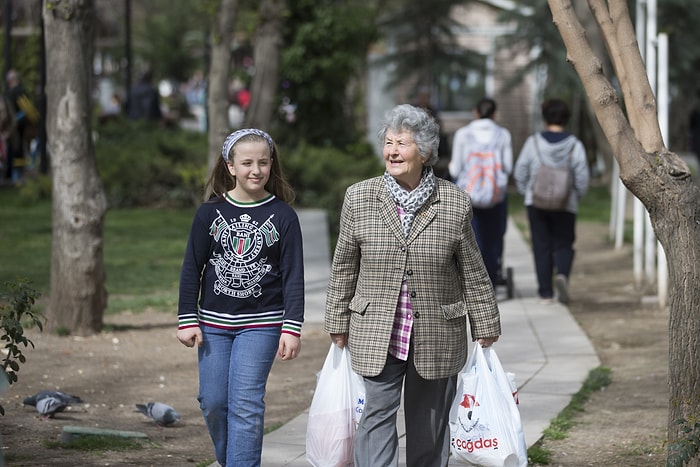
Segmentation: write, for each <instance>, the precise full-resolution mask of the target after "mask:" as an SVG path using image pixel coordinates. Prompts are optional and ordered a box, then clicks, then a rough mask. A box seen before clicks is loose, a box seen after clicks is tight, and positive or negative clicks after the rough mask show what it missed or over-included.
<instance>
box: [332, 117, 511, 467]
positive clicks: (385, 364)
mask: <svg viewBox="0 0 700 467" xmlns="http://www.w3.org/2000/svg"><path fill="white" fill-rule="evenodd" d="M379 138H380V141H382V142H383V151H382V153H383V158H384V162H385V165H386V171H385V172H384V175H383V176H380V177H375V178H371V179H368V180H364V181H362V182H359V183H356V184H354V185H352V186H351V187H349V188H348V190H347V192H346V194H345V201H344V203H343V210H342V214H341V219H340V234H339V237H338V243H337V246H336V249H335V254H334V257H333V265H332V268H331V276H330V280H329V284H328V293H327V299H326V300H327V301H326V315H325V325H324V326H325V330H326V332H328V333H330V335H331V339H332V340H333V341H334V342H335V343H336V344H337V345H338V346H340V347H343V346H345V345H346V344H347V345H348V346H349V349H350V354H351V355H352V366H353V369H354V370H355V371H356V372H357V373H358V374H360V375H362V376H363V377H364V381H365V389H366V405H365V408H364V412H363V415H362V419H361V420H360V424H359V427H358V429H357V433H356V435H355V445H354V448H355V451H354V452H355V454H354V456H355V466H356V467H376V466H396V465H398V446H399V445H398V436H397V432H396V413H397V411H398V409H399V405H400V401H401V391H402V387H403V388H405V389H404V411H405V418H406V446H407V448H406V455H407V459H406V461H407V465H408V466H416V467H417V466H420V467H426V466H446V465H447V461H448V457H449V429H448V422H449V411H450V405H451V403H452V401H453V399H454V396H455V391H456V375H457V374H458V373H459V371H460V370H461V369H462V367H463V366H464V364H465V362H466V358H467V346H468V336H467V319H466V318H467V317H468V318H469V324H470V327H471V336H472V338H473V339H474V340H478V341H479V342H480V343H481V344H482V345H484V346H489V345H491V344H492V343H493V342H495V341H496V340H498V336H499V335H500V333H501V325H500V317H499V311H498V307H497V304H496V300H495V297H494V291H493V286H492V284H491V280H490V279H489V276H488V274H487V272H486V269H485V268H484V263H483V261H482V259H481V255H480V253H479V249H478V247H477V244H476V241H475V238H474V232H473V231H472V227H471V219H472V206H471V202H470V199H469V195H468V194H467V193H465V192H464V191H462V190H460V189H459V188H457V186H455V185H454V184H452V183H451V182H448V181H446V180H443V179H441V178H438V177H436V176H435V175H434V174H433V168H432V166H433V164H435V163H436V161H437V159H438V155H437V147H438V142H439V138H440V136H439V127H438V125H437V123H436V122H435V120H434V119H433V118H432V117H431V116H430V115H428V113H426V111H424V110H423V109H420V108H417V107H413V106H411V105H399V106H397V107H395V108H394V109H393V110H391V111H389V112H388V114H387V116H386V120H385V122H384V126H383V128H382V129H381V131H380V132H379Z"/></svg>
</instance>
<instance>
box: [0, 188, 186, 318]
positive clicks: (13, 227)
mask: <svg viewBox="0 0 700 467" xmlns="http://www.w3.org/2000/svg"><path fill="white" fill-rule="evenodd" d="M0 205H2V206H3V209H2V210H0V226H2V227H0V244H2V245H3V248H2V249H0V283H5V282H7V281H13V280H16V279H17V278H18V277H26V278H28V279H29V280H30V281H31V282H32V285H33V287H34V288H36V289H37V290H38V291H39V292H40V293H41V294H42V296H45V297H47V296H48V293H49V286H50V271H51V202H50V201H47V200H40V201H36V202H33V203H30V204H27V203H26V202H24V201H23V199H22V198H21V197H20V196H19V195H18V193H17V192H16V191H15V190H0ZM193 216H194V209H193V208H189V209H184V208H183V209H157V208H133V209H115V210H109V211H108V212H107V214H106V216H105V227H104V263H105V273H106V283H105V286H106V287H107V292H108V293H109V301H108V306H107V310H106V313H118V312H121V311H125V310H132V311H142V310H144V309H145V308H153V309H156V310H161V311H165V310H167V311H171V310H174V309H176V307H177V291H178V287H179V278H180V268H181V266H182V257H183V255H184V252H185V245H186V243H187V236H188V234H189V229H190V224H191V223H192V217H193Z"/></svg>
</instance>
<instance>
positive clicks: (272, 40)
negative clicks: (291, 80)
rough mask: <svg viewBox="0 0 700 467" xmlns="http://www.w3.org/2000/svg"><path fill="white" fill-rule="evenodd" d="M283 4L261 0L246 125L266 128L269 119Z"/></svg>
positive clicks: (271, 0) (275, 85)
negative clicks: (253, 72) (253, 73)
mask: <svg viewBox="0 0 700 467" xmlns="http://www.w3.org/2000/svg"><path fill="white" fill-rule="evenodd" d="M285 7H286V4H285V1H284V0H263V1H262V2H261V3H260V10H259V14H260V24H259V25H258V29H257V31H256V34H255V48H254V51H253V60H254V62H255V75H254V76H253V82H252V84H251V91H250V106H249V107H248V112H247V114H246V126H248V127H251V128H260V129H268V128H269V126H270V124H271V123H272V114H273V112H274V108H275V97H276V95H277V92H276V91H277V83H278V78H279V77H278V73H279V58H280V47H281V45H282V23H283V20H282V16H283V14H284V10H285Z"/></svg>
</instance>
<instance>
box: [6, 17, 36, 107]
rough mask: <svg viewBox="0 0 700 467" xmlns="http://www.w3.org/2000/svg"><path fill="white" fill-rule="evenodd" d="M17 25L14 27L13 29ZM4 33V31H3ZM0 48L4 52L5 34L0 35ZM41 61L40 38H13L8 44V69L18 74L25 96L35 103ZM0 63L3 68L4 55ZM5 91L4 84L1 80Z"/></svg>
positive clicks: (33, 36) (34, 36) (32, 36)
mask: <svg viewBox="0 0 700 467" xmlns="http://www.w3.org/2000/svg"><path fill="white" fill-rule="evenodd" d="M16 26H18V25H15V27H16ZM3 31H4V29H3ZM0 47H2V50H4V47H5V34H4V33H3V34H1V35H0ZM40 60H41V36H40V35H39V34H32V35H29V36H13V37H12V41H11V44H10V68H14V69H15V70H17V72H18V73H19V77H20V80H21V82H22V85H23V86H24V88H25V90H26V91H27V95H28V96H29V98H30V99H31V100H32V101H33V102H35V103H36V102H37V97H38V96H37V95H36V92H35V91H36V90H37V89H39V82H40V76H39V70H40V66H39V65H40ZM0 63H2V64H3V66H4V54H3V55H2V56H0ZM2 82H3V86H2V89H3V90H4V89H5V86H4V82H5V79H4V78H3V79H2Z"/></svg>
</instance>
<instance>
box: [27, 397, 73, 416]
mask: <svg viewBox="0 0 700 467" xmlns="http://www.w3.org/2000/svg"><path fill="white" fill-rule="evenodd" d="M69 405H70V404H68V403H67V402H66V401H65V399H63V398H60V397H56V396H50V395H49V396H46V397H42V398H41V399H38V400H37V401H36V405H35V407H36V411H37V412H39V415H41V417H42V418H45V419H46V418H53V416H54V415H56V413H58V412H63V411H64V410H65V409H66V407H68V406H69Z"/></svg>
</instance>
